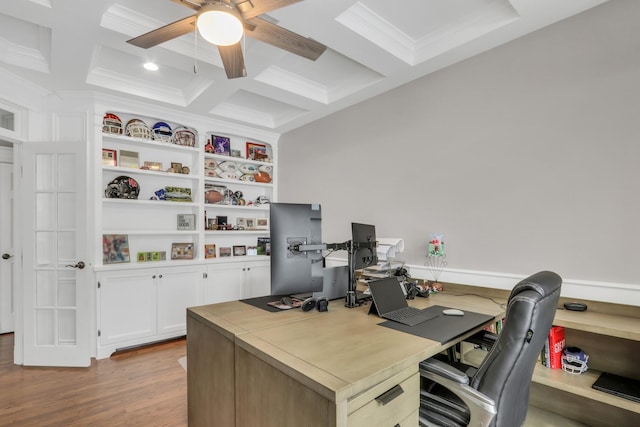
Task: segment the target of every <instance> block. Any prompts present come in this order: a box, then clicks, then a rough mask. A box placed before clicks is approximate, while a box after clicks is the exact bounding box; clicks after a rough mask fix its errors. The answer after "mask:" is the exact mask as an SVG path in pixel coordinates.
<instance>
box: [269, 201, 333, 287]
mask: <svg viewBox="0 0 640 427" xmlns="http://www.w3.org/2000/svg"><path fill="white" fill-rule="evenodd" d="M269 216H270V221H269V224H270V235H271V236H270V237H271V295H294V294H306V293H312V292H318V291H321V290H322V282H323V273H322V268H323V254H322V249H323V244H322V227H321V221H322V210H321V208H320V205H319V204H296V203H271V206H270V214H269Z"/></svg>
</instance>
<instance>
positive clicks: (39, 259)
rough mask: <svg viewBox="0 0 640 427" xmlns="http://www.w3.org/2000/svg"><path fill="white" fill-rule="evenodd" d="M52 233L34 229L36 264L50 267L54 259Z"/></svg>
mask: <svg viewBox="0 0 640 427" xmlns="http://www.w3.org/2000/svg"><path fill="white" fill-rule="evenodd" d="M54 242H55V240H54V233H53V232H51V231H36V266H38V267H51V266H52V265H53V260H54V255H55V254H54V247H55V246H54Z"/></svg>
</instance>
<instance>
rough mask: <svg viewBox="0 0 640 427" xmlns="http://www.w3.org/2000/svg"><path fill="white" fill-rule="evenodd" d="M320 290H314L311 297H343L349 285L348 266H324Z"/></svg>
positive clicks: (330, 298) (332, 298) (331, 298)
mask: <svg viewBox="0 0 640 427" xmlns="http://www.w3.org/2000/svg"><path fill="white" fill-rule="evenodd" d="M322 276H323V284H322V291H319V292H314V293H313V295H312V296H313V297H314V298H315V299H318V298H326V299H328V300H334V299H338V298H345V297H346V296H347V289H348V287H349V267H348V266H346V265H345V266H340V267H325V268H323V269H322Z"/></svg>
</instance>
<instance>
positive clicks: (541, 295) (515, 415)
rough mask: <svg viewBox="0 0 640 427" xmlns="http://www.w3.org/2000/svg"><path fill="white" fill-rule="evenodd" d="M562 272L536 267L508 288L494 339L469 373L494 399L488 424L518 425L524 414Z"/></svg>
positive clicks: (508, 426)
mask: <svg viewBox="0 0 640 427" xmlns="http://www.w3.org/2000/svg"><path fill="white" fill-rule="evenodd" d="M561 284H562V278H561V277H560V276H558V275H557V274H556V273H553V272H551V271H541V272H539V273H536V274H533V275H531V276H529V277H527V278H526V279H524V280H522V281H520V282H519V283H518V284H517V285H516V286H515V287H514V288H513V290H512V291H511V294H510V295H509V300H508V302H507V310H506V318H505V322H504V325H503V327H502V332H501V333H500V335H499V337H498V339H497V341H496V343H495V344H494V345H493V347H492V348H491V351H490V352H489V354H488V355H487V357H486V358H485V360H484V361H483V362H482V364H481V365H480V367H479V368H478V371H477V372H476V374H475V375H474V376H473V378H472V379H471V386H472V387H474V388H475V389H477V390H478V391H480V392H482V393H484V394H485V395H487V396H489V397H491V398H492V399H494V401H495V402H496V409H497V414H496V417H495V419H494V422H493V423H492V424H491V426H493V427H514V426H520V425H522V423H523V422H524V420H525V417H526V415H527V405H528V402H529V386H530V384H531V377H532V376H533V369H534V368H535V365H536V363H537V360H538V356H539V355H540V351H541V350H542V348H543V346H544V342H545V339H546V338H547V336H548V334H549V330H550V329H551V326H552V323H553V318H554V316H555V312H556V309H557V307H558V300H559V298H560V285H561Z"/></svg>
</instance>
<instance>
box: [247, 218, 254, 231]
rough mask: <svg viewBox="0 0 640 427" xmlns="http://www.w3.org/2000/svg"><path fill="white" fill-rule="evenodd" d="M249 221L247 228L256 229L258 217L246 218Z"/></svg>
mask: <svg viewBox="0 0 640 427" xmlns="http://www.w3.org/2000/svg"><path fill="white" fill-rule="evenodd" d="M245 221H246V222H247V226H246V227H245V228H246V229H247V230H255V229H256V219H255V218H245Z"/></svg>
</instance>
